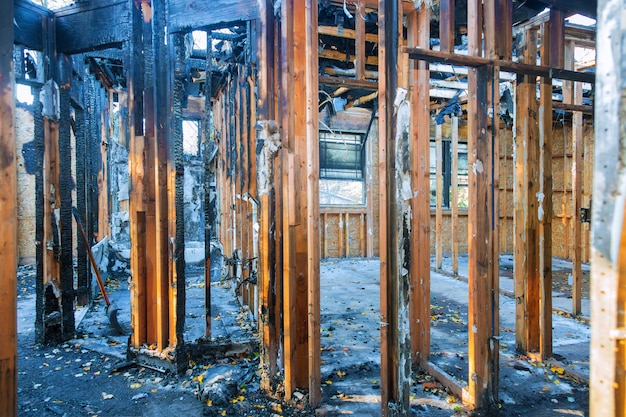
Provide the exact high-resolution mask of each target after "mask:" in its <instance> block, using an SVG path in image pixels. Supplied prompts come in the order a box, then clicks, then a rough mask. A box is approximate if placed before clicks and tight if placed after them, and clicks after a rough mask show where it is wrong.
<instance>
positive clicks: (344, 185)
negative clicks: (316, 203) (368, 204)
mask: <svg viewBox="0 0 626 417" xmlns="http://www.w3.org/2000/svg"><path fill="white" fill-rule="evenodd" d="M355 204H356V205H362V204H365V187H364V183H363V181H354V180H328V179H321V180H320V205H323V206H325V205H341V206H345V205H355Z"/></svg>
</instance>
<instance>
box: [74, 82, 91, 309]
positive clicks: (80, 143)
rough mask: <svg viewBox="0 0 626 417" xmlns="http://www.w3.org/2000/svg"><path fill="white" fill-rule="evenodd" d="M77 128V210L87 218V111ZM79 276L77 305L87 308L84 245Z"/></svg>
mask: <svg viewBox="0 0 626 417" xmlns="http://www.w3.org/2000/svg"><path fill="white" fill-rule="evenodd" d="M85 90H86V88H85V86H83V87H82V91H83V92H84V91H85ZM75 125H76V128H75V130H74V137H75V138H76V142H75V147H76V161H74V163H75V171H76V208H77V210H78V215H79V218H81V219H86V218H87V193H86V190H87V183H86V179H87V175H86V174H87V172H86V169H85V168H86V164H85V160H86V158H87V119H86V117H85V111H84V110H82V109H77V110H76V117H75ZM76 263H77V271H76V273H77V276H78V293H77V299H76V301H77V304H78V305H79V306H86V305H88V304H89V302H90V294H91V292H90V287H91V270H90V268H89V264H88V263H87V252H86V251H85V247H84V245H78V249H77V259H76Z"/></svg>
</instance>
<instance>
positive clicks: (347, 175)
mask: <svg viewBox="0 0 626 417" xmlns="http://www.w3.org/2000/svg"><path fill="white" fill-rule="evenodd" d="M319 149H320V205H342V206H344V205H363V204H365V147H364V136H363V135H358V134H352V133H337V134H333V133H331V132H320V143H319Z"/></svg>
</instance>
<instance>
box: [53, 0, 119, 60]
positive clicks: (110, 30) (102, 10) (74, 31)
mask: <svg viewBox="0 0 626 417" xmlns="http://www.w3.org/2000/svg"><path fill="white" fill-rule="evenodd" d="M128 5H129V2H128V1H119V0H117V1H115V2H112V3H110V4H109V3H107V2H102V1H100V2H96V3H87V4H83V3H79V4H78V5H76V6H74V7H70V8H67V9H62V10H60V11H58V12H56V13H55V14H54V15H55V18H56V40H57V50H58V52H60V53H65V54H68V55H71V54H78V53H81V52H87V51H94V50H98V49H106V48H112V47H121V45H122V43H123V42H124V41H126V40H127V39H128V37H129V34H130V11H129V8H128Z"/></svg>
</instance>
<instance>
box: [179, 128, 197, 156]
mask: <svg viewBox="0 0 626 417" xmlns="http://www.w3.org/2000/svg"><path fill="white" fill-rule="evenodd" d="M199 150H200V123H198V121H197V120H183V152H184V153H185V154H186V155H193V156H198V151H199Z"/></svg>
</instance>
